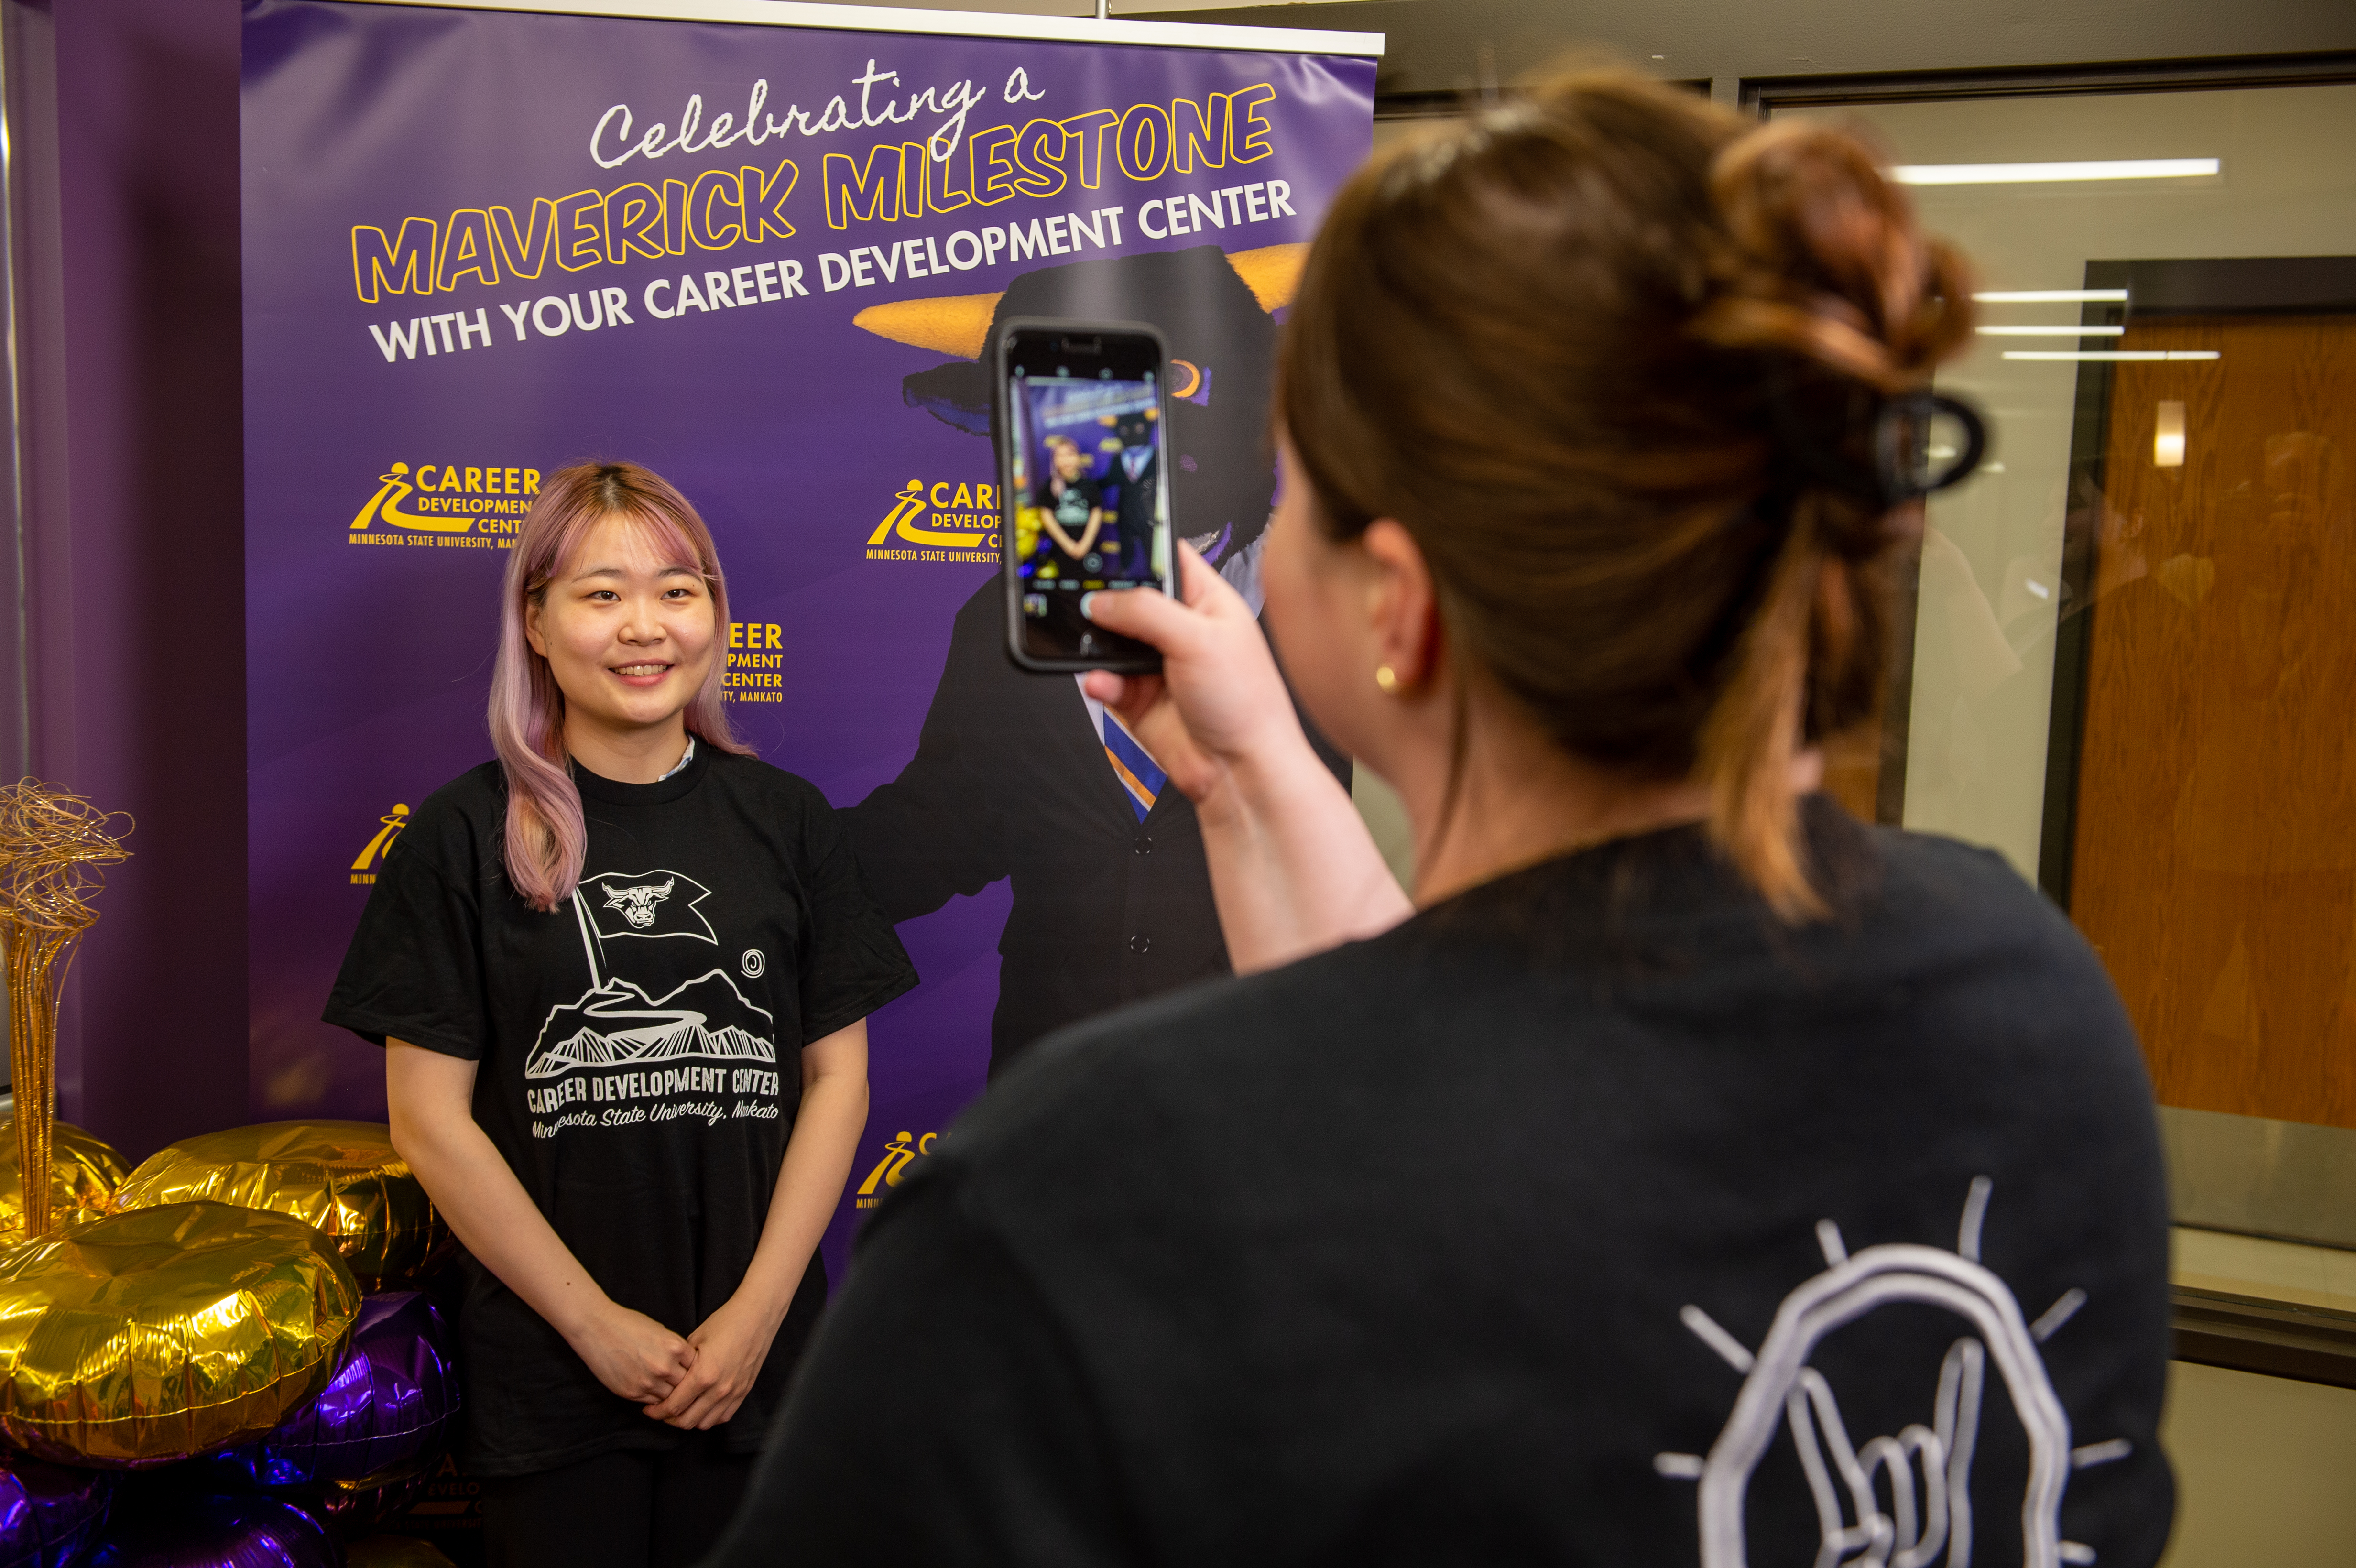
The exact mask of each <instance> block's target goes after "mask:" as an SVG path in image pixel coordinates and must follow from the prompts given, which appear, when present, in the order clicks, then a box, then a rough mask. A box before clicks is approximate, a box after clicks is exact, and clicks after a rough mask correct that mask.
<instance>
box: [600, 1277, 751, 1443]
mask: <svg viewBox="0 0 2356 1568" xmlns="http://www.w3.org/2000/svg"><path fill="white" fill-rule="evenodd" d="M780 1316H781V1315H770V1314H766V1313H763V1312H760V1311H758V1310H757V1309H755V1307H752V1306H750V1305H748V1304H746V1303H744V1302H743V1301H741V1300H739V1299H738V1298H737V1297H734V1296H731V1297H730V1298H729V1299H728V1300H727V1301H726V1302H725V1303H723V1305H722V1306H721V1307H720V1309H719V1310H718V1311H716V1312H714V1313H713V1314H712V1316H711V1317H707V1318H705V1319H704V1320H703V1322H702V1324H701V1326H700V1327H698V1328H696V1330H695V1332H694V1333H692V1334H689V1335H687V1336H685V1337H683V1338H682V1337H681V1336H680V1335H678V1334H674V1333H672V1332H671V1331H670V1330H669V1328H664V1327H663V1326H662V1325H661V1324H659V1323H658V1322H656V1321H655V1320H654V1319H653V1318H651V1317H648V1316H647V1315H646V1314H645V1313H643V1312H635V1311H632V1310H631V1309H630V1308H629V1307H623V1306H620V1305H617V1304H616V1303H614V1302H611V1301H608V1302H607V1303H606V1304H605V1307H603V1308H601V1309H600V1310H598V1311H596V1312H594V1313H592V1314H591V1315H590V1317H589V1320H588V1322H587V1323H586V1324H584V1326H583V1327H582V1328H581V1329H580V1331H579V1332H578V1333H577V1334H575V1335H573V1336H572V1337H571V1343H572V1346H573V1350H574V1352H575V1353H576V1354H578V1355H579V1356H580V1358H581V1360H583V1362H584V1363H585V1364H586V1365H587V1366H588V1368H589V1370H590V1371H592V1372H594V1373H595V1374H596V1376H597V1381H599V1382H601V1383H604V1384H605V1386H606V1387H607V1388H608V1389H611V1390H612V1391H613V1392H615V1393H616V1394H619V1395H620V1396H621V1397H622V1398H624V1399H626V1400H631V1401H634V1402H636V1403H639V1404H642V1405H644V1406H646V1412H647V1414H648V1416H650V1417H652V1418H653V1419H655V1420H657V1421H660V1422H663V1423H666V1424H669V1425H671V1426H676V1427H678V1428H679V1429H680V1431H682V1432H706V1431H709V1430H711V1429H712V1427H715V1426H718V1425H719V1424H721V1423H723V1422H724V1421H726V1420H728V1419H729V1418H730V1417H732V1416H734V1414H735V1413H736V1410H737V1407H738V1406H739V1405H741V1404H743V1403H744V1396H745V1395H746V1394H747V1393H750V1392H752V1389H753V1380H754V1379H755V1378H756V1377H758V1376H759V1375H760V1372H761V1363H762V1362H763V1361H765V1360H767V1359H768V1354H769V1345H770V1342H771V1341H772V1340H774V1339H776V1336H777V1324H778V1322H779V1321H780Z"/></svg>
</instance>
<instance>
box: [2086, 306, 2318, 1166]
mask: <svg viewBox="0 0 2356 1568" xmlns="http://www.w3.org/2000/svg"><path fill="white" fill-rule="evenodd" d="M2116 341H2117V342H2118V344H2119V346H2120V347H2124V348H2129V349H2190V350H2210V351H2214V352H2215V353H2216V354H2218V356H2219V357H2218V358H2216V359H2214V360H2206V361H2200V360H2194V361H2166V362H2157V363H2148V362H2147V363H2128V364H2121V365H2119V366H2118V367H2117V368H2116V374H2115V379H2114V381H2113V383H2112V394H2111V404H2110V422H2109V429H2108V432H2107V434H2106V436H2105V462H2104V485H2105V488H2106V491H2107V494H2105V495H2104V496H2098V497H2095V498H2094V500H2095V503H2096V506H2097V508H2098V510H2099V511H2100V513H2101V517H2100V520H2099V522H2098V524H2097V526H2096V528H2095V529H2094V533H2095V536H2096V538H2097V539H2098V540H2099V545H2098V551H2099V553H2098V557H2097V560H2096V564H2095V569H2094V600H2093V605H2092V610H2091V620H2090V623H2089V635H2088V651H2087V678H2086V703H2085V720H2084V731H2083V742H2082V749H2081V752H2080V756H2079V765H2078V790H2077V815H2076V832H2075V840H2074V857H2073V859H2072V873H2071V877H2072V880H2071V905H2072V908H2071V914H2072V919H2074V920H2075V921H2076V922H2077V923H2078V925H2079V928H2080V929H2081V930H2083V932H2084V933H2086V936H2087V937H2088V939H2089V940H2090V941H2092V942H2093V943H2094V946H2095V948H2096V949H2097V950H2098V951H2099V952H2100V953H2101V954H2102V955H2103V959H2104V963H2105V964H2106V965H2108V966H2109V968H2110V972H2111V976H2112V978H2113V979H2114V980H2115V982H2116V983H2117V985H2118V987H2119V991H2120V994H2121V995H2122V996H2123V997H2125V998H2126V1005H2127V1009H2128V1011H2129V1012H2130V1013H2131V1014H2133V1016H2134V1018H2135V1022H2136V1029H2137V1030H2138V1031H2139V1032H2140V1033H2141V1035H2142V1038H2143V1042H2144V1050H2145V1052H2146V1054H2147V1057H2148V1059H2149V1061H2150V1063H2151V1070H2152V1076H2153V1079H2154V1080H2155V1082H2156V1083H2157V1085H2158V1092H2159V1099H2160V1101H2161V1103H2162V1104H2169V1105H2181V1106H2187V1107H2190V1108H2192V1109H2197V1110H2204V1111H2227V1112H2233V1113H2237V1114H2240V1115H2255V1116H2269V1117H2274V1118H2276V1119H2279V1120H2283V1121H2292V1122H2311V1123H2320V1124H2324V1125H2331V1126H2340V1127H2356V994H2351V988H2356V962H2352V961H2351V960H2356V778H2351V769H2356V745H2351V734H2356V320H2351V318H2348V317H2332V316H2301V317H2208V318H2171V319H2168V320H2166V321H2163V322H2159V323H2155V324H2152V325H2136V326H2131V327H2130V328H2129V329H2128V332H2127V334H2126V336H2125V337H2124V338H2123V339H2119V340H2116ZM2179 421H2180V428H2181V430H2182V432H2183V434H2182V442H2181V453H2180V461H2179V462H2176V463H2167V462H2165V460H2166V459H2167V458H2169V457H2170V456H2172V455H2176V453H2171V452H2170V451H2169V443H2167V442H2165V441H2163V440H2162V439H2161V438H2162V437H2163V436H2164V435H2165V434H2166V433H2167V432H2169V430H2170V429H2172V428H2174V427H2176V426H2177V425H2178V424H2179Z"/></svg>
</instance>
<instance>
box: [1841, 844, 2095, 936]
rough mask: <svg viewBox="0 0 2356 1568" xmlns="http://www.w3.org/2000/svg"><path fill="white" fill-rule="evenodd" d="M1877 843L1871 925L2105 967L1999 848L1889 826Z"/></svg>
mask: <svg viewBox="0 0 2356 1568" xmlns="http://www.w3.org/2000/svg"><path fill="white" fill-rule="evenodd" d="M1871 844H1872V849H1873V855H1874V859H1875V860H1876V862H1877V867H1876V875H1875V879H1874V885H1873V887H1872V890H1871V894H1870V897H1869V907H1868V913H1867V920H1868V921H1869V923H1872V924H1874V925H1877V926H1879V927H1880V928H1881V929H1882V930H1883V931H1885V932H1889V933H1892V934H1895V933H1899V932H1903V931H1907V930H1910V929H1915V928H1922V929H1925V930H1936V931H1940V932H1944V933H1946V934H1947V935H1949V936H1950V937H1951V938H1955V939H1975V938H1976V939H1980V940H1986V941H1993V942H1997V943H2001V944H2005V945H2007V946H2008V947H2012V948H2015V949H2019V950H2029V951H2035V952H2038V953H2041V954H2044V955H2049V956H2051V958H2053V959H2054V960H2056V961H2058V962H2061V963H2064V964H2068V965H2091V966H2093V967H2094V968H2095V969H2096V970H2099V969H2100V967H2101V961H2100V960H2099V959H2098V958H2096V957H2095V955H2094V950H2093V949H2092V948H2091V947H2089V946H2088V945H2087V944H2086V942H2085V939H2084V938H2083V937H2082V936H2081V935H2079V933H2078V931H2077V928H2076V927H2075V926H2073V925H2072V924H2071V923H2070V919H2069V916H2067V915H2066V914H2064V913H2063V912H2061V909H2060V908H2058V907H2057V906H2056V905H2055V904H2054V903H2053V901H2051V899H2049V898H2047V897H2046V896H2045V894H2044V893H2042V892H2041V891H2039V890H2038V889H2037V888H2035V887H2033V886H2031V885H2030V883H2029V880H2028V879H2027V878H2026V877H2024V876H2022V874H2021V873H2020V872H2019V870H2018V869H2015V867H2014V866H2013V864H2012V862H2011V861H2009V860H2008V859H2005V858H2004V856H2002V855H2001V854H1999V853H1997V851H1996V850H1994V849H1990V848H1984V847H1983V846H1980V845H1976V844H1967V843H1965V842H1964V841H1963V840H1961V839H1957V838H1950V837H1946V836H1945V835H1944V834H1938V833H1925V832H1919V831H1916V830H1913V829H1910V828H1901V827H1877V828H1874V829H1872V830H1871Z"/></svg>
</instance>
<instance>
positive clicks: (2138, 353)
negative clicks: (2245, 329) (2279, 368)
mask: <svg viewBox="0 0 2356 1568" xmlns="http://www.w3.org/2000/svg"><path fill="white" fill-rule="evenodd" d="M2004 357H2006V358H2008V359H2109V360H2118V359H2124V360H2133V361H2135V362H2136V363H2142V362H2144V361H2147V360H2153V359H2169V360H2176V359H2214V358H2216V357H2218V356H2217V350H2215V349H2214V348H2168V349H2159V348H2086V349H2077V350H2072V351H2068V352H2064V351H2062V350H2060V349H2051V348H2038V349H2022V348H2011V349H2007V350H2006V351H2005V356H2004Z"/></svg>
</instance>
